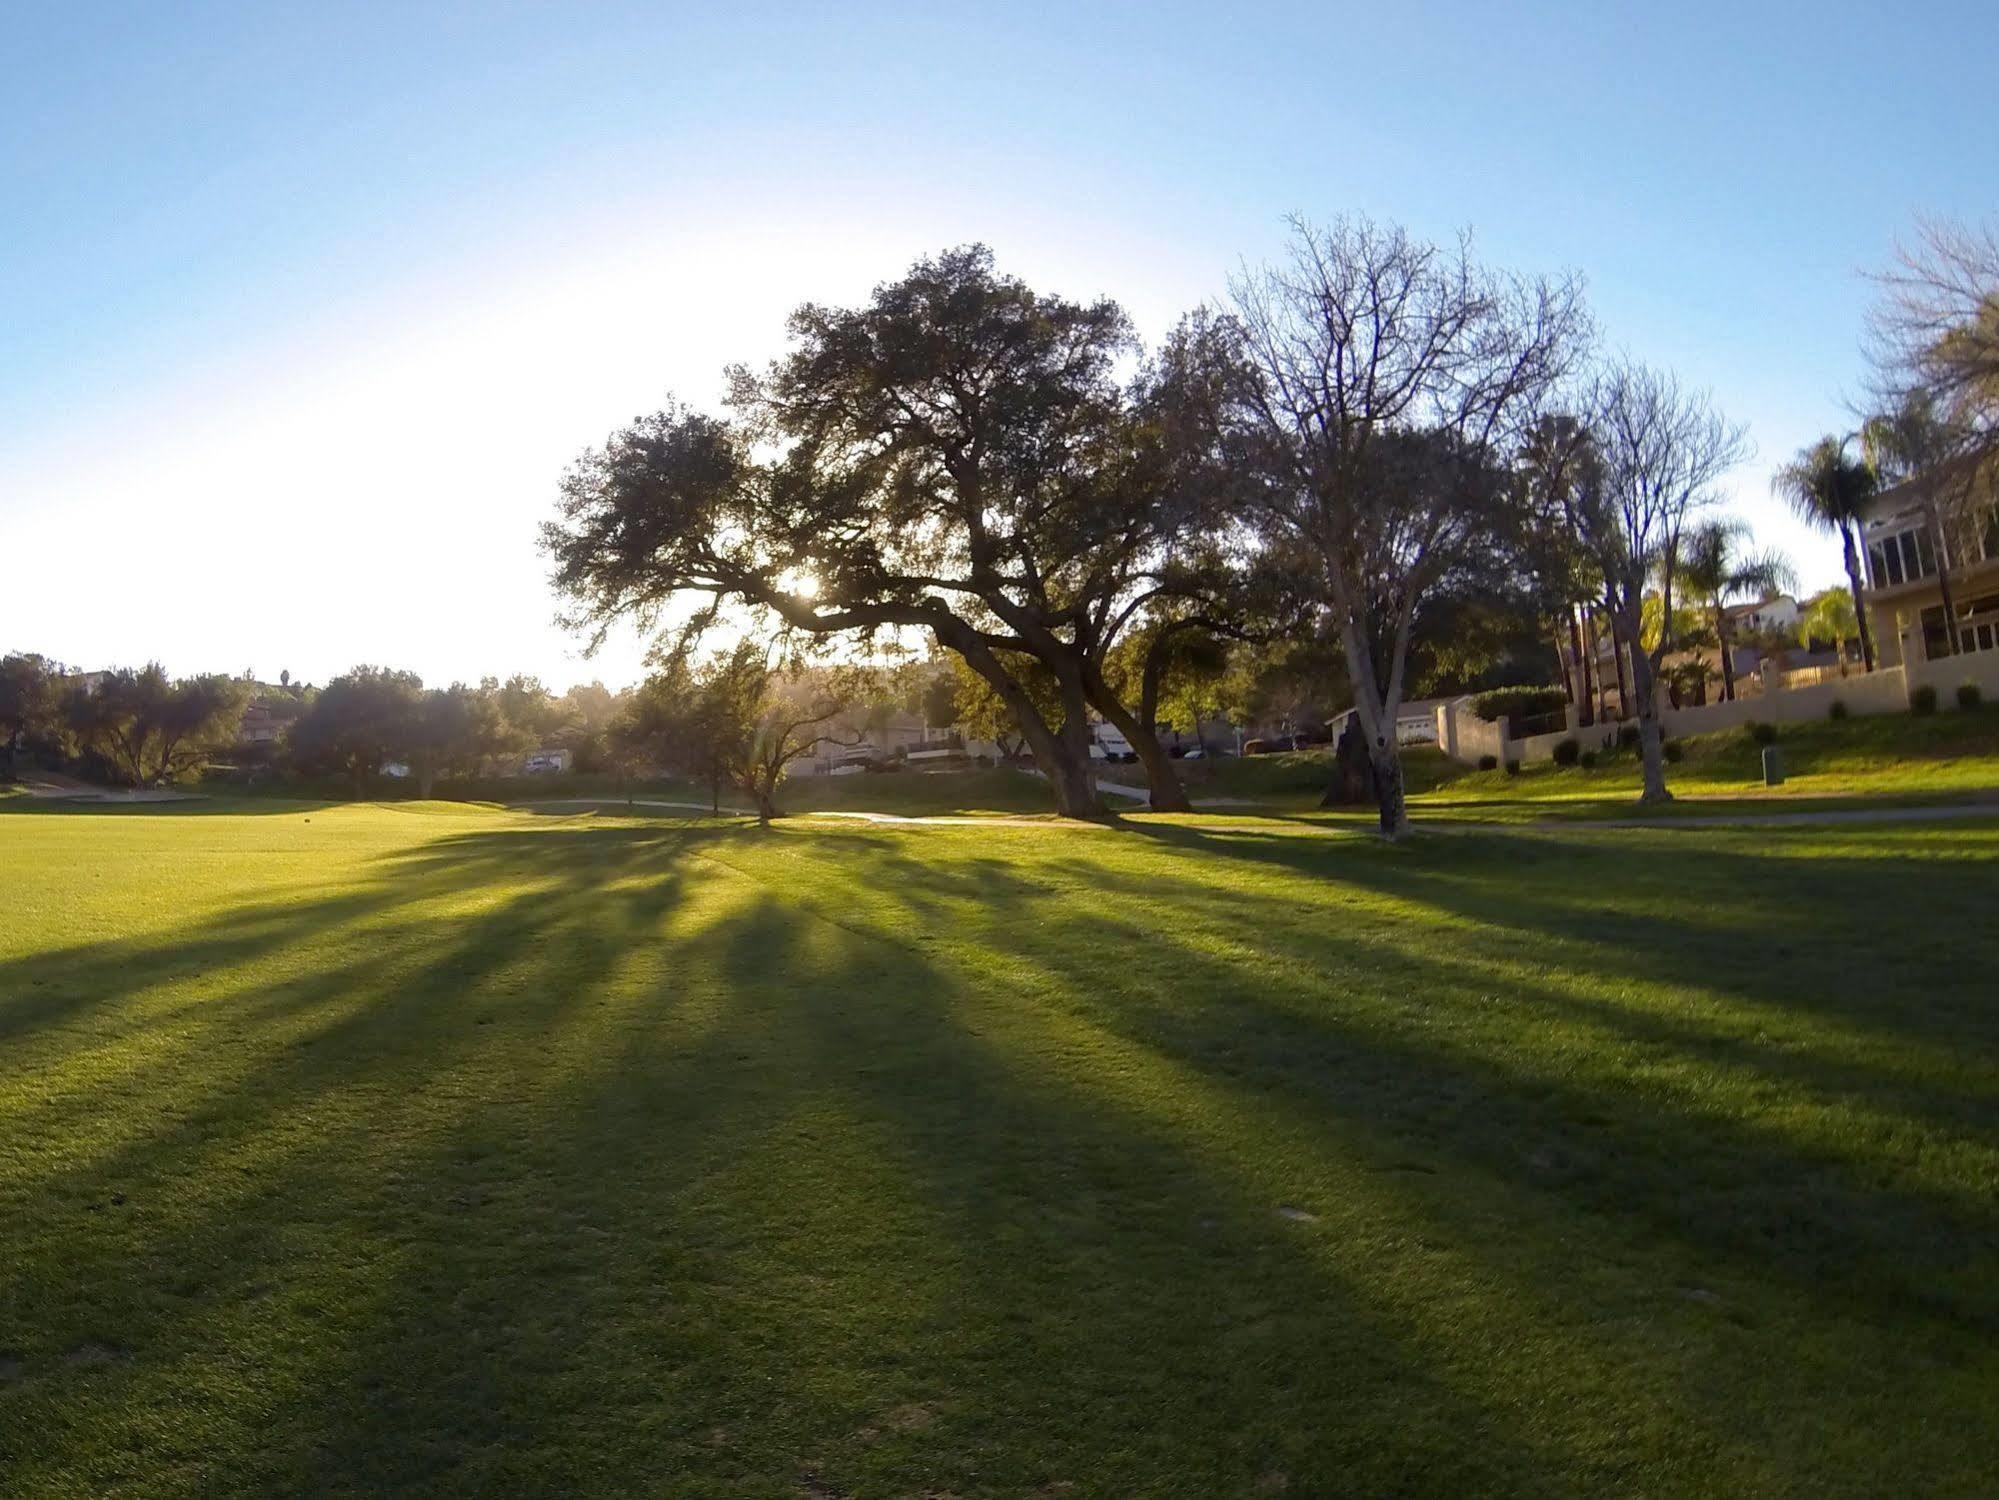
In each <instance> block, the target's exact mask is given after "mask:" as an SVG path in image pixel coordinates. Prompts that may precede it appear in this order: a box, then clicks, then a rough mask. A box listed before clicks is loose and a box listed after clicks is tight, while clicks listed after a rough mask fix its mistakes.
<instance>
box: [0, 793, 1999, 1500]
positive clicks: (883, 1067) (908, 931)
mask: <svg viewBox="0 0 1999 1500" xmlns="http://www.w3.org/2000/svg"><path fill="white" fill-rule="evenodd" d="M17 807H18V803H16V804H15V805H14V806H10V807H9V808H8V809H7V810H6V811H4V812H0V881H4V888H5V891H6V896H5V898H4V899H5V903H6V904H5V906H4V907H0V911H4V913H5V921H4V922H0V1267H4V1272H5V1273H4V1277H0V1490H6V1491H8V1492H11V1493H19V1494H23V1495H43V1494H48V1495H70V1494H86V1493H102V1492H112V1493H118V1494H129V1495H197V1494H198V1495H218V1494H220V1495H229V1494H273V1493H278V1494H312V1495H321V1494H350V1493H351V1494H359V1493H367V1494H383V1493H429V1494H435V1493H446V1494H481V1495H492V1494H506V1495H518V1494H537V1493H541V1494H562V1495H566V1494H576V1493H598V1494H615V1495H628V1494H636V1493H651V1494H663V1495H675V1496H682V1495H686V1496H731V1497H733V1496H797V1495H806V1496H818V1497H827V1496H876V1495H889V1496H894V1495H911V1496H917V1495H944V1494H951V1495H957V1496H961V1497H969V1496H983V1495H1008V1496H1013V1495H1018V1496H1036V1495H1064V1496H1069V1497H1083V1496H1138V1495H1145V1496H1151V1495H1171V1496H1189V1497H1210V1496H1234V1495H1249V1494H1255V1493H1276V1492H1284V1493H1290V1494H1294V1495H1313V1496H1319V1495H1337V1494H1356V1495H1383V1494H1405V1495H1412V1496H1415V1495H1421V1496H1428V1495H1472V1494H1479V1495H1487V1494H1520V1495H1551V1494H1553V1495H1578V1496H1583V1495H1589V1496H1595V1495H1603V1494H1635V1495H1636V1494H1642V1495H1648V1496H1650V1495H1671V1494H1710V1495H1759V1496H1761V1495H1808V1496H1814V1497H1825V1496H1847V1495H1854V1496H1859V1495H1879V1494H1898V1495H1913V1494H1939V1495H1941V1494H1952V1495H1960V1494H1964V1495H1968V1494H1978V1493H1989V1492H1990V1488H1991V1476H1992V1475H1993V1473H1995V1472H1999V1002H1995V998H1994V985H1993V982H1992V975H1993V974H1994V972H1995V970H1999V921H1995V916H1994V909H1995V900H1999V824H1987V823H1969V824H1964V825H1961V826H1955V827H1950V828H1899V829H1898V828H1834V829H1820V830H1790V829H1786V830H1755V831H1742V832H1729V831H1710V830H1687V829H1678V830H1663V829H1662V830H1657V831H1654V830H1650V829H1639V830H1593V829H1589V828H1587V827H1555V828H1540V829H1536V830H1532V831H1508V830H1504V829H1485V830H1481V829H1460V830H1458V831H1455V832H1453V833H1451V834H1449V835H1447V836H1446V835H1438V836H1434V837H1429V838H1418V839H1415V840H1412V841H1410V842H1408V843H1406V844H1403V845H1401V846H1387V845H1382V844H1380V843H1378V842H1376V841H1374V840H1372V839H1369V838H1365V837H1361V836H1358V835H1353V834H1347V833H1343V832H1341V831H1339V830H1336V829H1335V830H1331V831H1328V830H1325V829H1319V828H1311V827H1307V826H1305V825H1301V824H1299V823H1298V822H1296V821H1285V820H1277V819H1272V820H1263V821H1259V820H1255V819H1251V818H1243V817H1241V816H1238V817H1236V818H1234V819H1232V820H1230V823H1229V824H1228V825H1227V826H1223V825H1221V824H1219V823H1218V822H1215V821H1206V822H1204V821H1203V820H1201V819H1193V820H1148V819H1143V818H1141V819H1135V820H1133V821H1132V822H1131V823H1130V824H1129V825H1127V826H1125V827H1123V828H1115V829H1112V828H1063V827H1056V826H1049V827H1045V828H1044V827H1021V826H1008V825H999V826H994V827H991V828H962V827H951V828H920V829H896V828H888V829H884V828H874V827H862V826H842V825H834V824H831V823H829V822H827V821H824V820H816V821H815V820H800V821H797V822H791V823H785V824H780V825H779V826H778V827H776V828H773V829H771V830H769V831H765V832H759V831H758V830H756V829H754V828H753V827H749V826H746V825H743V824H741V823H720V824H717V823H708V824H701V823H681V822H676V821H672V820H665V819H650V818H631V817H625V816H621V815H606V816H602V817H569V816H553V815H549V816H536V815H533V814H528V813H521V812H510V811H505V810H499V809H479V808H468V807H463V806H452V807H440V806H439V805H437V804H414V805H403V806H396V807H378V806H369V805H356V806H335V807H328V806H316V807H304V806H288V805H286V804H282V803H276V802H270V803H264V804H259V805H258V806H257V807H256V808H255V809H253V810H247V811H232V810H230V809H228V808H226V807H213V806H201V805H193V806H182V807H178V808H167V809H152V810H147V809H127V810H105V811H74V812H48V811H40V812H22V811H17V810H16V808H17Z"/></svg>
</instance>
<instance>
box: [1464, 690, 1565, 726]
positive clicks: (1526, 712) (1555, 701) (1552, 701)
mask: <svg viewBox="0 0 1999 1500" xmlns="http://www.w3.org/2000/svg"><path fill="white" fill-rule="evenodd" d="M1568 701H1569V695H1568V694H1567V693H1565V692H1563V691H1562V690H1561V689H1560V688H1558V687H1503V688H1493V689H1492V690H1491V691H1490V692H1484V693H1480V694H1478V695H1477V696H1476V697H1474V698H1473V699H1472V700H1471V711H1472V712H1473V713H1475V714H1477V715H1478V716H1479V717H1480V718H1481V719H1484V720H1485V721H1486V722H1487V723H1488V724H1497V723H1498V722H1499V721H1500V720H1501V719H1531V718H1534V717H1536V716H1537V715H1540V714H1552V713H1559V712H1560V711H1561V710H1562V709H1563V708H1565V707H1567V706H1568Z"/></svg>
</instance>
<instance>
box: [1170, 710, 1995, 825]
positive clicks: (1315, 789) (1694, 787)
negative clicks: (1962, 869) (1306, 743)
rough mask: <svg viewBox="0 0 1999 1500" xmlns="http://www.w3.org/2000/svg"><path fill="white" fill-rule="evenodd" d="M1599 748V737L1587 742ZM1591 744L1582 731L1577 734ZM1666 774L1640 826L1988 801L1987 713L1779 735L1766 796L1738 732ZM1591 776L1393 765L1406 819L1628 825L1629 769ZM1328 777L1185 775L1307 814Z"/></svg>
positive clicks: (1800, 728)
mask: <svg viewBox="0 0 1999 1500" xmlns="http://www.w3.org/2000/svg"><path fill="white" fill-rule="evenodd" d="M1598 737H1599V738H1600V737H1601V736H1600V732H1599V733H1598ZM1578 739H1579V740H1581V741H1582V742H1583V743H1585V744H1591V743H1593V742H1592V740H1591V734H1590V731H1583V732H1581V733H1579V735H1578ZM1683 745H1684V759H1682V760H1681V761H1679V762H1678V763H1677V764H1672V765H1669V766H1667V768H1666V780H1667V785H1668V786H1669V787H1670V788H1671V789H1672V791H1673V794H1674V797H1675V799H1676V801H1675V803H1673V804H1670V805H1668V806H1666V807H1663V808H1658V809H1648V810H1645V812H1644V815H1645V816H1662V817H1688V816H1711V815H1715V814H1718V813H1737V812H1740V813H1746V814H1756V813H1761V812H1782V811H1802V810H1808V809H1837V808H1840V807H1843V806H1863V805H1878V806H1894V805H1897V804H1910V803H1948V802H1957V801H1967V800H1980V799H1981V798H1983V797H1985V796H1988V795H1999V707H1993V706H1987V707H1982V708H1979V709H1976V710H1973V711H1971V712H1962V711H1956V710H1952V711H1947V712H1943V713H1939V714H1935V715H1931V716H1928V717H1918V716H1915V715H1912V714H1881V715H1874V716H1869V717H1866V718H1853V719H1843V720H1822V721H1816V722H1811V723H1803V724H1785V725H1782V726H1780V727H1779V729H1778V736H1777V745H1778V747H1779V749H1780V751H1781V752H1782V755H1783V760H1784V773H1785V779H1784V781H1783V782H1782V783H1781V784H1780V785H1778V786H1775V787H1766V786H1764V785H1763V779H1762V750H1763V747H1762V746H1761V745H1760V744H1758V743H1757V742H1756V741H1755V740H1753V739H1751V737H1750V736H1749V734H1748V733H1747V731H1746V730H1743V729H1733V730H1728V731H1725V732H1722V733H1718V734H1709V735H1696V736H1692V737H1690V738H1688V739H1687V740H1685V741H1684V742H1683ZM1599 755H1600V759H1599V763H1598V764H1597V765H1596V766H1593V767H1586V766H1581V765H1575V766H1558V765H1555V764H1554V763H1552V762H1550V761H1537V762H1532V763H1529V764H1526V765H1523V766H1522V767H1521V768H1520V770H1519V772H1518V773H1517V774H1515V775H1508V774H1507V773H1506V772H1505V771H1504V770H1492V771H1478V770H1474V769H1472V768H1470V767H1467V766H1461V765H1457V764H1455V763H1453V762H1451V761H1449V760H1447V759H1445V757H1444V756H1443V755H1442V754H1441V753H1440V752H1438V751H1436V750H1434V749H1422V748H1417V749H1412V750H1409V751H1407V752H1405V754H1404V758H1403V765H1404V772H1405V775H1406V776H1407V778H1408V786H1409V794H1410V796H1409V802H1410V815H1411V816H1412V817H1413V818H1416V819H1418V820H1421V819H1423V818H1425V817H1429V818H1433V819H1434V818H1447V819H1463V818H1474V819H1482V820H1483V819H1499V820H1504V821H1517V820H1522V819H1545V818H1629V817H1633V816H1638V815H1640V809H1638V808H1637V807H1636V806H1635V805H1634V804H1635V803H1636V801H1637V797H1638V791H1639V786H1640V778H1639V768H1638V759H1637V756H1636V754H1635V753H1634V752H1632V751H1628V750H1627V751H1617V750H1610V751H1599ZM1329 775H1330V761H1329V760H1328V758H1327V757H1326V755H1325V754H1323V753H1321V752H1316V751H1312V752H1292V753H1287V754H1283V755H1269V756H1252V757H1248V758H1245V759H1242V760H1220V761H1213V762H1209V763H1207V764H1206V765H1205V766H1202V765H1198V764H1197V766H1196V768H1195V769H1194V770H1193V771H1192V772H1190V773H1189V780H1190V785H1191V788H1192V793H1193V796H1194V797H1195V799H1196V800H1197V801H1199V800H1201V799H1203V798H1207V799H1222V798H1226V799H1243V800H1246V801H1248V802H1251V803H1254V804H1257V805H1260V806H1266V807H1270V808H1273V809H1283V810H1289V811H1302V810H1305V809H1309V808H1312V807H1314V806H1316V804H1317V802H1318V799H1319V796H1320V795H1321V794H1322V793H1323V791H1324V788H1325V785H1326V781H1327V779H1328V777H1329Z"/></svg>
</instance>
